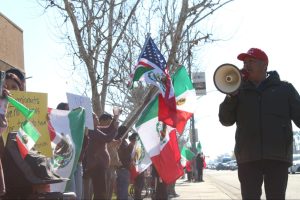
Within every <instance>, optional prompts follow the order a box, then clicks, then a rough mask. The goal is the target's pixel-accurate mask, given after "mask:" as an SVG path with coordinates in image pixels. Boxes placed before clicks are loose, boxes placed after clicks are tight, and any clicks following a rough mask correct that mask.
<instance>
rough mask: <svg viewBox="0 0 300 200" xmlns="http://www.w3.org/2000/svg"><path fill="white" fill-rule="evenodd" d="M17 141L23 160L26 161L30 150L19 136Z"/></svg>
mask: <svg viewBox="0 0 300 200" xmlns="http://www.w3.org/2000/svg"><path fill="white" fill-rule="evenodd" d="M16 139H17V144H18V147H19V151H20V154H21V156H22V158H23V159H24V158H25V156H26V155H27V154H28V150H27V148H26V146H25V145H24V144H23V143H22V141H21V140H20V138H19V137H18V136H17V137H16Z"/></svg>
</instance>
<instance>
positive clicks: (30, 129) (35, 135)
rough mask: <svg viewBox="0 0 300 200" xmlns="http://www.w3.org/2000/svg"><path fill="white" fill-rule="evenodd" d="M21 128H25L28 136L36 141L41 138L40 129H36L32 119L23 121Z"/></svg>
mask: <svg viewBox="0 0 300 200" xmlns="http://www.w3.org/2000/svg"><path fill="white" fill-rule="evenodd" d="M21 128H22V129H23V130H24V132H25V133H26V134H27V136H28V137H30V138H31V139H32V140H33V141H34V142H36V141H37V140H38V139H39V137H40V133H39V132H38V130H36V128H35V127H34V126H33V124H32V123H31V122H30V121H25V122H23V123H22V126H21Z"/></svg>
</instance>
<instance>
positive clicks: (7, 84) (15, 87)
mask: <svg viewBox="0 0 300 200" xmlns="http://www.w3.org/2000/svg"><path fill="white" fill-rule="evenodd" d="M5 87H6V89H8V90H20V88H19V86H18V84H17V83H16V81H14V80H13V79H6V80H5Z"/></svg>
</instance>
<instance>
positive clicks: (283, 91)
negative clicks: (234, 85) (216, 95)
mask: <svg viewBox="0 0 300 200" xmlns="http://www.w3.org/2000/svg"><path fill="white" fill-rule="evenodd" d="M219 120H220V122H221V123H222V124H223V125H224V126H231V125H233V124H234V123H236V134H235V140H236V144H235V149H234V151H235V156H236V159H237V162H238V163H245V162H250V161H256V160H261V159H271V160H280V161H285V162H288V163H289V164H292V154H293V131H292V123H291V120H293V122H294V123H295V124H296V125H297V126H298V127H300V97H299V94H298V92H297V91H296V89H295V88H294V87H293V85H292V84H290V83H288V82H284V81H281V80H280V78H279V75H278V73H277V72H276V71H272V72H269V73H268V77H267V79H266V80H264V81H263V82H262V83H261V84H260V85H259V86H258V87H256V86H255V85H254V84H253V83H251V82H250V81H245V82H244V83H243V84H242V86H241V87H240V89H239V93H238V94H237V95H236V96H232V97H229V96H227V97H226V98H225V100H224V101H223V102H222V103H221V105H220V108H219Z"/></svg>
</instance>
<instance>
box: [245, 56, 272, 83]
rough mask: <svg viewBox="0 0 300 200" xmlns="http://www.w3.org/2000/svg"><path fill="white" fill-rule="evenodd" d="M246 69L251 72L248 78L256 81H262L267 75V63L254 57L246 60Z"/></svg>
mask: <svg viewBox="0 0 300 200" xmlns="http://www.w3.org/2000/svg"><path fill="white" fill-rule="evenodd" d="M244 69H245V70H247V72H248V73H249V77H248V79H249V80H250V81H253V82H255V83H260V82H261V81H262V80H264V79H265V77H266V71H267V63H266V62H265V61H262V60H258V59H256V58H252V57H246V58H245V60H244Z"/></svg>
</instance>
